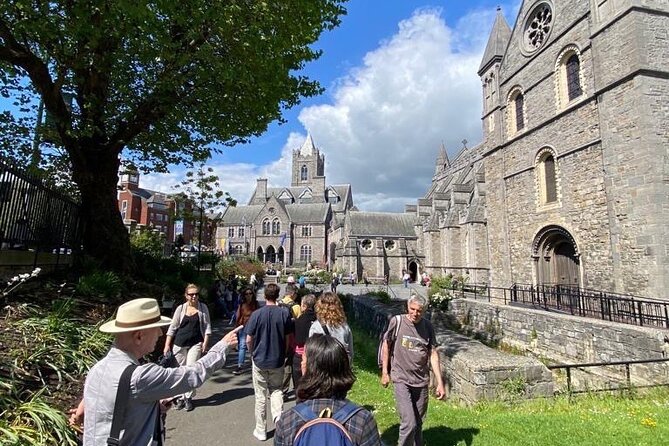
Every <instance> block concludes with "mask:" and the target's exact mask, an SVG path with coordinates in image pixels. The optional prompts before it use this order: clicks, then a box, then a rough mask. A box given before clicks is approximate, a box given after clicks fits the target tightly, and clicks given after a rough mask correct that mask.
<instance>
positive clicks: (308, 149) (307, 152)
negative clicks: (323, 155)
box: [300, 131, 316, 156]
mask: <svg viewBox="0 0 669 446" xmlns="http://www.w3.org/2000/svg"><path fill="white" fill-rule="evenodd" d="M315 148H316V146H314V140H313V138H312V137H311V132H309V131H308V132H307V138H306V139H305V140H304V143H303V144H302V147H300V155H302V156H312V155H313V154H314V149H315Z"/></svg>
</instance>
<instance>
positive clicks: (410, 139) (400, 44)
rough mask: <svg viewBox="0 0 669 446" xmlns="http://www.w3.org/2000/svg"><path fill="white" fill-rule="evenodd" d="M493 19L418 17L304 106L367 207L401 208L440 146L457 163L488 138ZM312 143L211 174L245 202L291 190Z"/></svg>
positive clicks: (293, 137) (339, 173)
mask: <svg viewBox="0 0 669 446" xmlns="http://www.w3.org/2000/svg"><path fill="white" fill-rule="evenodd" d="M515 10H517V8H516V9H515ZM494 16H495V11H493V10H485V11H473V12H471V13H469V14H468V15H466V16H463V17H462V18H461V19H460V20H459V21H458V23H457V24H456V25H455V27H453V28H450V27H448V26H447V25H446V23H445V22H444V20H443V19H442V18H441V11H440V10H438V9H420V10H417V11H416V12H415V13H414V14H413V16H412V17H410V18H408V19H406V20H404V21H402V22H400V23H399V25H398V31H397V33H396V34H395V35H394V36H392V37H391V38H390V39H388V40H386V41H384V42H381V44H380V45H379V47H378V48H377V49H375V50H373V51H370V52H369V53H367V54H366V55H365V57H364V60H363V64H362V65H361V66H359V67H356V68H354V69H352V70H351V71H350V72H349V73H348V74H347V75H346V76H344V77H342V78H340V79H338V80H337V81H336V82H335V83H334V84H333V86H332V87H331V88H330V92H329V93H330V94H329V95H326V96H323V97H324V98H331V100H332V103H329V104H321V105H314V106H309V107H305V108H304V109H302V111H301V112H300V114H299V120H300V122H301V123H302V124H303V125H304V127H305V129H308V130H309V131H310V132H311V134H312V135H313V138H314V142H315V143H316V145H317V146H318V147H319V148H320V149H321V150H322V152H323V153H324V154H325V156H326V172H325V173H326V176H327V183H328V184H345V183H350V184H351V185H352V188H353V199H354V203H355V205H356V206H357V207H358V208H359V209H361V210H369V211H402V210H403V209H404V205H405V204H407V203H415V201H416V199H417V198H420V197H422V196H423V195H424V193H425V191H426V190H427V189H428V188H429V186H430V181H431V178H432V174H433V173H434V165H435V160H436V157H437V154H438V151H439V147H440V145H441V143H442V141H443V143H444V144H445V145H446V148H447V150H448V152H449V155H450V156H451V157H453V156H455V154H456V153H457V152H459V150H460V149H461V147H462V143H461V141H462V140H463V139H467V140H468V141H469V143H468V146H470V147H471V146H472V145H474V144H477V143H478V142H479V141H480V138H481V121H480V117H481V116H480V114H481V82H480V79H479V78H478V76H477V73H476V71H477V70H478V67H479V64H480V62H481V57H482V54H483V50H484V47H485V44H486V42H487V39H488V32H489V31H490V28H491V26H492V23H493V21H494ZM305 136H306V135H305V134H299V133H291V134H290V135H289V137H288V139H287V141H286V143H285V144H284V146H283V148H282V150H281V156H280V158H279V159H277V160H276V161H274V162H272V163H270V164H268V165H262V166H256V165H252V164H239V163H238V164H232V165H230V164H225V165H213V164H211V167H213V168H214V170H215V172H216V174H217V175H218V176H219V177H220V179H221V184H222V186H223V189H224V190H226V191H229V192H230V193H231V195H232V196H233V197H234V198H236V199H237V200H238V201H239V203H242V204H244V203H246V202H247V201H248V199H249V198H250V195H251V194H252V193H253V191H254V189H255V182H256V178H259V177H263V178H268V179H269V185H270V186H288V185H290V172H291V161H292V150H293V149H296V148H299V147H300V146H301V144H302V142H303V141H304V138H305ZM180 176H181V177H183V172H173V173H172V174H170V175H169V176H165V175H148V176H146V177H143V178H142V183H141V185H142V187H146V188H149V189H151V188H153V189H156V190H169V187H170V186H171V185H172V184H175V183H176V182H178V179H177V178H178V177H180ZM166 179H169V181H171V183H169V184H167V180H166ZM174 180H176V181H174ZM165 185H166V186H167V189H166V188H165Z"/></svg>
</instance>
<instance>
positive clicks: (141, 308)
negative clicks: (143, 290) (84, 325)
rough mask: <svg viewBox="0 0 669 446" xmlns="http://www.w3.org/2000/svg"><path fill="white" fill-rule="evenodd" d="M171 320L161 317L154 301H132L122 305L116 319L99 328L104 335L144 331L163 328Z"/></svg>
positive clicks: (146, 299) (143, 299)
mask: <svg viewBox="0 0 669 446" xmlns="http://www.w3.org/2000/svg"><path fill="white" fill-rule="evenodd" d="M171 321H172V320H171V319H170V318H168V317H165V316H161V314H160V307H159V306H158V301H156V299H150V298H141V299H134V300H131V301H129V302H126V303H124V304H122V305H121V306H120V307H118V310H116V317H115V318H114V319H113V320H111V321H109V322H106V323H104V324H102V325H101V326H100V331H102V332H104V333H124V332H128V331H136V330H145V329H147V328H154V327H164V326H166V325H170V322H171Z"/></svg>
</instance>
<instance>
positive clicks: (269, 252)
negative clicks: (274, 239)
mask: <svg viewBox="0 0 669 446" xmlns="http://www.w3.org/2000/svg"><path fill="white" fill-rule="evenodd" d="M265 262H270V263H276V250H275V249H274V246H272V245H269V246H268V247H267V249H266V250H265Z"/></svg>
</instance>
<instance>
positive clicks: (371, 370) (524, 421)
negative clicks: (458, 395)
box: [348, 328, 669, 446]
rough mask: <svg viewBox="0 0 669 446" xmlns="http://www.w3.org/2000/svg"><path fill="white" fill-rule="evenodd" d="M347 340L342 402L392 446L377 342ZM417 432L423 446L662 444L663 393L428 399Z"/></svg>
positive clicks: (667, 420) (389, 402)
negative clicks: (350, 369) (366, 414)
mask: <svg viewBox="0 0 669 446" xmlns="http://www.w3.org/2000/svg"><path fill="white" fill-rule="evenodd" d="M353 337H354V342H355V360H354V362H355V364H354V369H355V374H356V376H357V378H358V380H357V382H356V383H355V385H354V387H353V389H352V390H351V392H350V393H349V395H348V397H349V399H351V400H352V401H355V402H357V403H359V404H362V405H364V406H365V407H367V408H368V409H370V410H371V411H372V412H373V413H374V417H375V418H376V422H377V424H378V426H379V430H380V431H381V435H382V437H383V440H384V442H385V443H386V444H387V445H389V446H390V445H394V444H396V443H397V436H398V429H399V417H398V416H397V413H396V411H395V403H394V398H393V390H392V388H391V387H390V386H389V387H388V388H387V389H384V388H383V387H381V384H380V380H379V376H378V368H377V365H376V349H377V340H376V339H372V338H370V337H369V336H368V335H367V334H366V333H364V332H363V331H361V330H357V329H355V328H354V330H353ZM423 432H424V438H425V443H426V444H427V445H429V446H455V445H467V446H471V445H486V446H496V445H499V446H502V445H504V446H507V445H528V446H531V445H537V446H538V445H542V446H544V445H565V446H567V445H569V446H572V445H598V446H609V445H625V446H627V445H635V446H642V445H647V446H659V445H669V389H667V388H659V389H655V390H652V391H649V392H644V394H643V395H637V396H636V397H634V398H629V397H627V396H618V395H611V394H608V395H605V394H593V395H580V396H577V397H574V398H573V399H572V400H571V401H569V400H568V399H567V398H566V397H556V398H554V399H542V400H533V401H525V400H519V401H512V402H486V403H480V404H477V405H476V406H473V407H465V406H461V405H459V404H454V403H451V402H448V401H439V400H437V399H435V398H431V399H430V406H429V409H428V414H427V418H426V420H425V423H424V426H423Z"/></svg>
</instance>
